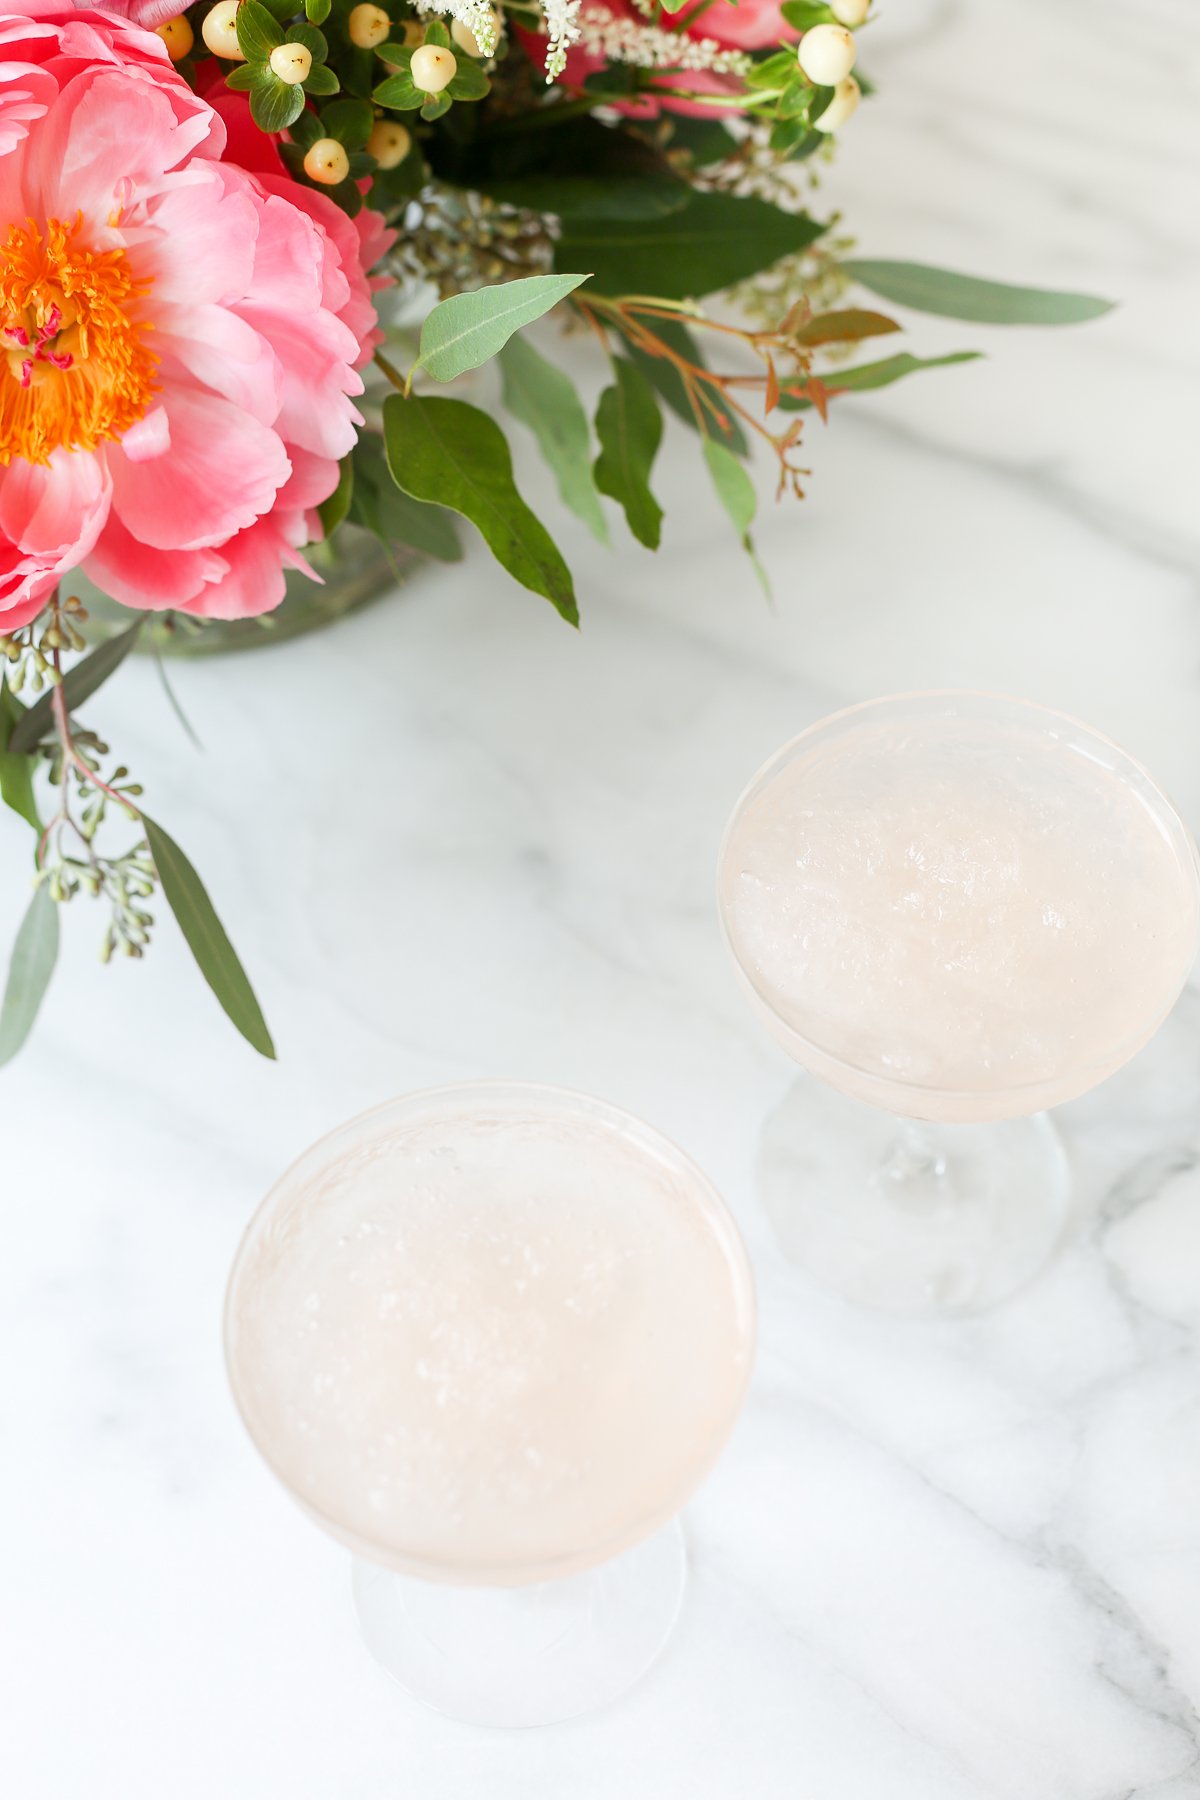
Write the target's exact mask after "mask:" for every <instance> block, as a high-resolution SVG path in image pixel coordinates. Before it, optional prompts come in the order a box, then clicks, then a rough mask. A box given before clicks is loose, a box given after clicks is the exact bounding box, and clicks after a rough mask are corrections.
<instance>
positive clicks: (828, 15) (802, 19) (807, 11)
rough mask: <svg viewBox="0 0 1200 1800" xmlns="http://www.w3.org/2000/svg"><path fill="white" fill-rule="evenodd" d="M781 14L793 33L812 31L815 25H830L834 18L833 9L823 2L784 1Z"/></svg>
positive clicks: (805, 0)
mask: <svg viewBox="0 0 1200 1800" xmlns="http://www.w3.org/2000/svg"><path fill="white" fill-rule="evenodd" d="M779 10H780V12H781V13H782V14H783V16H784V18H785V19H786V20H787V22H788V24H789V25H790V26H791V27H792V29H793V31H811V30H812V28H813V26H814V25H828V24H830V23H831V22H832V20H833V18H834V13H833V8H832V7H829V6H825V5H822V3H821V0H783V5H782V6H781V7H780V9H779Z"/></svg>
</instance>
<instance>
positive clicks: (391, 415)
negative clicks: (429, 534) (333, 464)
mask: <svg viewBox="0 0 1200 1800" xmlns="http://www.w3.org/2000/svg"><path fill="white" fill-rule="evenodd" d="M383 431H384V443H385V446H386V449H387V460H388V467H389V468H390V469H391V471H392V478H393V480H394V481H395V483H396V486H397V487H399V488H403V490H404V492H405V493H406V494H410V495H411V496H412V498H413V499H414V500H428V501H432V502H434V504H436V505H439V506H448V507H449V508H450V509H451V511H452V512H457V513H461V514H462V515H463V517H464V518H466V519H470V521H471V523H472V524H473V525H475V526H477V527H478V529H479V530H480V532H481V533H482V534H483V536H484V538H485V539H486V541H487V543H488V545H489V546H490V548H491V551H492V554H493V555H494V556H495V558H496V560H497V561H498V562H499V563H501V564H502V565H503V566H504V568H506V569H507V570H508V571H509V573H510V575H513V576H515V577H516V579H517V580H518V581H519V582H521V584H522V585H523V586H524V587H527V588H529V589H531V591H532V592H533V593H535V594H543V595H544V596H545V597H546V599H547V600H549V601H551V602H552V603H553V604H554V605H555V606H556V607H557V608H558V610H559V612H560V613H561V614H562V616H563V618H564V619H567V620H569V622H570V623H571V624H573V625H575V624H578V622H579V611H578V608H577V607H576V604H575V590H574V587H573V585H572V582H571V573H570V570H569V569H568V568H567V565H566V563H565V562H564V561H563V559H562V557H561V555H560V554H559V551H558V548H557V546H556V545H555V543H554V540H553V539H552V538H551V536H550V534H549V532H547V530H546V528H545V526H544V525H542V523H541V522H540V520H538V519H537V518H535V516H534V514H533V513H532V512H530V510H529V508H528V507H527V506H526V504H525V502H524V501H523V500H522V498H521V496H520V494H519V493H518V492H517V489H516V485H515V483H514V481H513V475H512V457H511V456H510V454H509V449H508V444H507V443H506V441H505V437H504V433H503V432H502V431H501V429H500V427H499V426H498V425H497V424H496V423H495V421H494V420H493V419H490V418H489V417H488V415H487V414H486V413H484V412H480V411H479V409H478V407H474V406H468V405H467V404H466V402H465V401H463V400H442V399H435V398H431V397H426V396H424V395H416V394H414V395H411V396H410V397H409V398H408V399H405V398H404V397H403V395H401V394H392V395H390V396H389V397H388V399H387V400H385V401H384V403H383Z"/></svg>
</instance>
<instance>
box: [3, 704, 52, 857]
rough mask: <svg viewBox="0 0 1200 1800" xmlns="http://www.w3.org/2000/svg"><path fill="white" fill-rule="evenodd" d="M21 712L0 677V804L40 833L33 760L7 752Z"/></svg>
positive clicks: (21, 714) (19, 706) (35, 763)
mask: <svg viewBox="0 0 1200 1800" xmlns="http://www.w3.org/2000/svg"><path fill="white" fill-rule="evenodd" d="M24 712H25V708H24V707H23V706H22V705H21V702H20V701H19V700H18V699H17V697H16V695H15V694H13V693H10V691H9V688H8V683H7V682H6V681H5V680H4V678H3V676H2V675H0V800H3V801H4V804H5V806H8V807H11V808H12V810H13V812H15V813H17V814H19V815H20V817H21V818H22V819H24V820H25V822H26V823H27V824H29V825H32V826H33V829H34V830H35V831H37V832H40V831H41V829H42V821H41V819H40V818H39V817H38V809H37V801H36V800H35V799H34V794H33V772H34V770H35V769H36V767H37V762H36V760H35V758H34V757H32V756H19V755H13V754H11V753H10V752H9V749H8V740H9V737H10V736H11V734H12V730H13V727H14V726H15V725H16V724H18V723H19V721H20V719H21V718H22V716H23V714H24Z"/></svg>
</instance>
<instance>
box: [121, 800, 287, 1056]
mask: <svg viewBox="0 0 1200 1800" xmlns="http://www.w3.org/2000/svg"><path fill="white" fill-rule="evenodd" d="M142 825H143V827H144V829H145V832H146V842H147V843H148V844H149V846H150V855H151V857H152V859H153V862H154V867H155V869H156V870H157V872H158V879H159V881H160V883H161V885H162V891H163V894H164V895H165V897H166V900H167V904H168V906H169V907H170V908H171V911H172V912H173V913H174V914H175V917H176V919H177V920H178V921H179V929H180V930H181V931H182V932H183V935H184V937H185V939H186V940H187V945H188V948H189V950H190V951H191V953H192V955H193V956H194V957H195V959H196V964H197V967H198V968H199V970H200V973H201V974H202V975H203V977H204V979H205V981H207V983H208V985H209V987H210V988H211V989H212V991H213V993H214V994H215V995H216V997H217V999H218V1000H219V1001H220V1003H221V1006H222V1007H223V1008H224V1010H225V1012H226V1014H227V1015H228V1017H229V1018H230V1019H231V1020H232V1022H233V1024H234V1025H236V1026H237V1029H238V1030H239V1031H240V1032H241V1034H242V1036H243V1037H244V1038H245V1039H246V1042H247V1043H248V1044H251V1045H252V1046H253V1047H254V1049H255V1050H257V1051H258V1053H259V1055H260V1056H266V1057H270V1058H271V1059H272V1060H274V1057H275V1046H274V1044H273V1043H272V1042H271V1034H270V1032H269V1031H268V1030H267V1022H266V1020H265V1019H264V1018H263V1015H262V1009H261V1008H260V1006H259V1004H258V1001H257V1000H256V999H255V997H254V990H253V988H252V987H251V986H250V982H249V980H248V979H247V976H246V971H245V970H244V969H243V967H242V965H241V963H240V962H239V961H238V957H237V952H236V951H235V950H234V947H233V945H232V944H231V943H230V941H229V938H228V937H227V935H226V933H225V928H224V926H223V925H222V924H221V921H220V919H218V917H217V915H216V911H215V910H214V908H213V903H212V901H211V900H210V899H209V897H208V895H207V893H206V892H205V889H204V883H203V882H202V881H201V879H200V877H199V876H198V875H197V873H196V871H195V869H194V868H193V867H192V865H191V863H190V862H189V861H188V859H187V857H186V856H185V855H184V854H183V851H182V850H181V849H180V848H179V845H178V844H177V843H176V842H175V841H174V839H173V838H171V837H168V835H167V833H166V832H165V831H164V830H163V828H162V826H161V825H156V824H155V822H154V820H153V819H149V818H147V817H146V815H145V813H143V814H142Z"/></svg>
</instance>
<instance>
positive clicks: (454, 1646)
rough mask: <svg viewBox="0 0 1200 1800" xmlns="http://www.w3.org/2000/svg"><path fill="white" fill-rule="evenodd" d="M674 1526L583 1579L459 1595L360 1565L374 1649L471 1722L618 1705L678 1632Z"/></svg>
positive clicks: (402, 1677) (408, 1680)
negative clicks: (611, 1701) (608, 1704)
mask: <svg viewBox="0 0 1200 1800" xmlns="http://www.w3.org/2000/svg"><path fill="white" fill-rule="evenodd" d="M686 1574H687V1559H686V1553H685V1551H684V1546H683V1533H682V1531H681V1530H680V1528H679V1525H678V1523H673V1524H671V1525H669V1526H667V1527H666V1529H665V1530H662V1531H659V1532H658V1533H656V1534H655V1536H653V1537H651V1538H648V1539H646V1540H645V1541H644V1542H643V1543H641V1544H639V1545H637V1546H636V1547H635V1548H634V1549H633V1550H628V1551H626V1552H625V1553H624V1554H623V1555H621V1556H617V1557H614V1558H613V1559H612V1560H611V1561H609V1562H606V1563H601V1564H600V1565H598V1566H597V1567H596V1568H593V1569H587V1570H585V1571H583V1573H581V1574H576V1575H569V1576H565V1577H564V1578H563V1579H561V1580H558V1581H546V1582H539V1583H537V1584H536V1585H534V1586H527V1587H511V1588H506V1587H457V1586H451V1585H448V1584H444V1583H440V1582H430V1581H420V1580H416V1579H414V1578H412V1577H410V1576H405V1575H397V1574H395V1573H393V1571H391V1570H390V1569H385V1568H381V1567H380V1566H379V1565H378V1564H376V1563H371V1562H365V1561H356V1562H355V1564H354V1574H353V1589H354V1605H355V1610H356V1611H357V1614H358V1621H359V1625H360V1626H361V1628H362V1634H363V1637H364V1639H365V1640H366V1643H367V1647H368V1648H369V1649H370V1651H371V1653H372V1655H373V1656H375V1658H376V1659H377V1660H378V1661H379V1662H380V1663H382V1665H383V1667H384V1668H385V1669H386V1670H387V1671H388V1673H389V1674H390V1675H392V1676H393V1677H394V1678H395V1680H396V1681H398V1682H399V1684H400V1686H401V1687H402V1688H404V1689H405V1691H406V1692H407V1693H409V1694H411V1695H413V1696H414V1697H415V1698H416V1699H418V1700H423V1701H424V1702H425V1703H426V1704H427V1705H428V1706H432V1707H433V1708H434V1709H435V1710H436V1711H438V1712H442V1713H447V1714H449V1715H450V1716H451V1717H452V1718H455V1719H461V1720H463V1721H465V1722H466V1723H469V1724H472V1725H502V1726H504V1725H506V1726H525V1725H548V1724H551V1723H553V1722H554V1721H555V1720H557V1719H568V1718H572V1717H574V1716H575V1715H576V1714H577V1713H582V1712H590V1711H592V1710H593V1709H594V1708H595V1707H597V1706H603V1705H605V1704H606V1703H607V1702H608V1701H610V1700H615V1699H616V1698H617V1696H618V1695H619V1694H622V1693H624V1692H625V1690H626V1689H627V1688H628V1687H631V1686H632V1685H633V1683H634V1682H635V1681H637V1680H638V1679H639V1677H640V1676H642V1675H643V1674H645V1672H646V1670H647V1669H648V1668H649V1667H650V1665H651V1663H653V1662H654V1661H655V1659H656V1658H657V1656H658V1654H659V1652H660V1651H661V1650H662V1648H663V1646H664V1645H665V1644H666V1641H667V1639H668V1638H669V1637H670V1635H671V1631H672V1629H673V1628H674V1625H675V1621H676V1619H677V1618H678V1616H679V1609H680V1605H681V1604H682V1600H683V1592H684V1586H685V1583H686Z"/></svg>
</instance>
